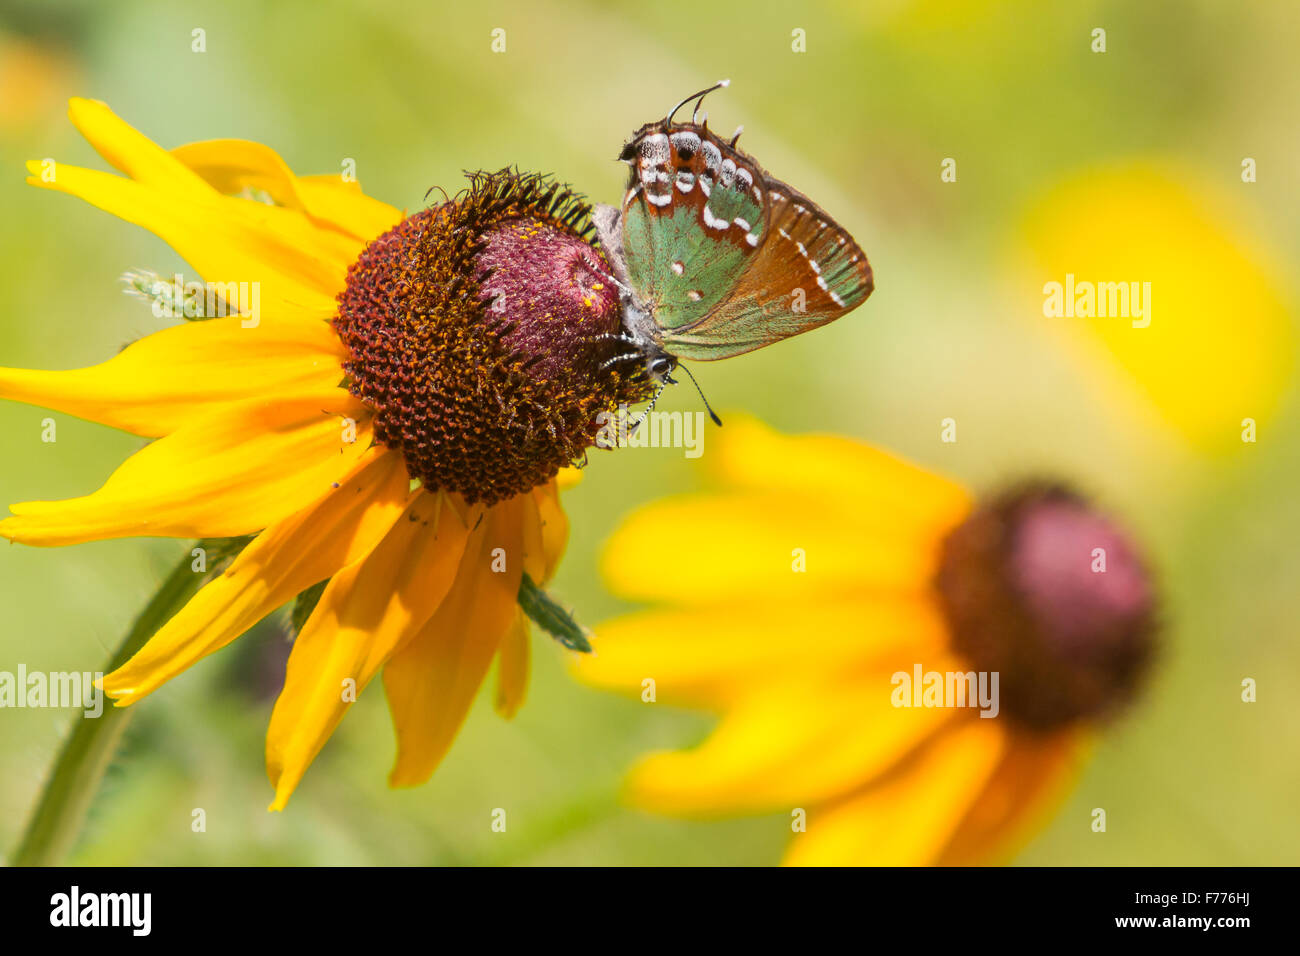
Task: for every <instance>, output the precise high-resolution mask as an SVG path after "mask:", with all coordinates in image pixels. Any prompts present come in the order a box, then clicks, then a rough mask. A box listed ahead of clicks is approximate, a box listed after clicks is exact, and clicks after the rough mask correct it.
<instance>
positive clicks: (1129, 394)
mask: <svg viewBox="0 0 1300 956" xmlns="http://www.w3.org/2000/svg"><path fill="white" fill-rule="evenodd" d="M1240 188H1242V189H1248V188H1251V187H1250V186H1249V185H1248V184H1245V183H1242V184H1240ZM1231 209H1232V205H1231V203H1230V202H1229V201H1228V200H1227V199H1226V197H1225V196H1224V195H1223V194H1222V192H1221V190H1218V189H1214V188H1211V187H1210V186H1208V185H1206V184H1199V185H1198V186H1197V187H1196V188H1195V189H1193V188H1192V187H1191V186H1190V185H1188V184H1187V183H1186V182H1185V181H1184V180H1183V179H1181V178H1180V177H1177V176H1175V175H1174V174H1173V173H1172V172H1170V171H1168V170H1165V169H1161V168H1159V167H1158V166H1155V165H1129V166H1118V167H1102V168H1098V169H1093V170H1089V171H1087V172H1085V173H1082V174H1080V175H1078V176H1075V177H1073V178H1071V179H1068V180H1066V181H1063V182H1061V183H1060V184H1058V185H1057V186H1056V187H1055V188H1053V189H1052V190H1051V191H1049V192H1048V193H1047V194H1046V195H1044V196H1043V197H1042V198H1041V199H1040V200H1039V201H1037V202H1036V203H1034V205H1033V207H1032V209H1031V210H1030V211H1029V212H1028V213H1027V215H1026V216H1025V218H1024V222H1023V227H1022V234H1021V242H1022V244H1023V245H1022V248H1021V250H1020V255H1022V256H1023V257H1024V258H1025V260H1026V262H1025V264H1024V270H1025V271H1026V272H1027V273H1028V274H1029V276H1030V277H1031V279H1032V281H1028V282H1026V284H1025V287H1026V289H1028V290H1030V294H1028V295H1027V297H1026V311H1027V312H1029V313H1030V314H1033V313H1034V311H1035V307H1036V306H1038V305H1040V304H1043V302H1044V299H1046V298H1047V297H1046V295H1044V296H1043V297H1042V298H1039V297H1038V294H1039V287H1041V286H1046V285H1047V284H1048V283H1057V284H1058V285H1061V286H1064V285H1065V284H1066V283H1067V281H1068V282H1069V283H1070V284H1071V285H1074V284H1076V283H1080V284H1085V283H1086V284H1091V285H1092V287H1094V291H1095V287H1096V286H1097V285H1098V284H1101V283H1123V284H1131V283H1137V284H1138V286H1137V288H1138V290H1139V291H1140V290H1141V289H1142V287H1143V286H1146V288H1147V289H1149V293H1150V295H1149V298H1150V303H1149V309H1148V310H1147V312H1146V314H1145V315H1141V316H1137V315H1131V316H1130V315H1127V314H1126V315H1120V316H1115V315H1106V316H1102V315H1098V314H1096V312H1097V311H1098V310H1097V305H1099V304H1100V302H1101V299H1102V296H1101V295H1097V297H1096V298H1097V301H1096V302H1095V303H1094V306H1093V309H1092V310H1090V311H1092V312H1093V313H1094V314H1092V315H1087V314H1075V312H1074V310H1073V309H1070V311H1069V312H1067V313H1065V314H1066V315H1067V316H1070V317H1058V318H1049V319H1045V321H1048V322H1051V323H1053V324H1054V325H1055V327H1056V328H1057V330H1058V331H1059V333H1060V334H1061V335H1062V336H1063V337H1064V338H1065V339H1066V341H1067V343H1068V349H1069V351H1070V352H1071V353H1072V354H1074V355H1076V356H1077V357H1079V358H1080V359H1081V360H1082V361H1084V362H1087V363H1089V364H1088V366H1087V367H1088V369H1089V374H1090V375H1093V376H1094V377H1096V378H1099V379H1101V380H1103V381H1104V382H1106V383H1107V384H1108V385H1113V387H1106V388H1103V389H1102V391H1103V392H1104V393H1105V394H1106V396H1107V397H1108V398H1109V399H1110V401H1111V403H1112V408H1113V411H1114V413H1115V415H1116V417H1118V418H1121V419H1131V418H1133V415H1134V411H1135V409H1137V408H1138V407H1140V406H1142V405H1144V404H1146V403H1150V404H1149V406H1148V407H1150V408H1153V409H1154V410H1155V412H1156V414H1157V415H1158V416H1160V417H1161V418H1162V419H1163V420H1164V422H1165V423H1166V424H1167V425H1169V426H1172V427H1173V428H1174V429H1175V430H1176V433H1178V434H1180V435H1182V436H1183V437H1184V438H1185V439H1186V440H1187V441H1189V442H1191V443H1192V444H1193V446H1194V447H1197V448H1199V449H1201V450H1202V451H1208V452H1223V451H1225V450H1226V449H1228V448H1231V447H1233V446H1234V445H1235V446H1236V447H1238V448H1239V447H1240V442H1241V438H1242V433H1243V430H1244V429H1249V425H1246V424H1243V422H1244V421H1245V420H1246V419H1250V420H1252V421H1253V422H1254V423H1255V424H1256V426H1260V425H1262V424H1264V423H1265V422H1267V421H1269V420H1270V419H1271V417H1272V416H1273V415H1274V413H1275V412H1276V411H1277V408H1278V406H1279V403H1280V401H1281V399H1282V396H1283V395H1284V393H1285V391H1286V389H1287V388H1288V387H1289V385H1290V383H1291V376H1292V372H1293V366H1294V359H1295V344H1296V328H1295V325H1294V321H1293V319H1292V317H1291V316H1290V314H1289V311H1288V305H1287V299H1286V293H1285V291H1284V290H1283V288H1282V286H1281V283H1280V281H1279V278H1278V276H1279V270H1278V269H1277V268H1276V265H1275V263H1273V262H1272V261H1271V260H1270V257H1269V256H1268V254H1267V253H1266V252H1265V251H1264V250H1263V249H1262V248H1261V246H1260V244H1259V240H1257V239H1253V238H1249V236H1250V231H1249V230H1247V229H1245V228H1242V227H1241V226H1240V225H1239V224H1238V223H1237V222H1235V221H1234V217H1233V215H1232V213H1231V212H1230V210H1231ZM1130 288H1131V286H1130ZM1087 291H1088V290H1087V289H1086V288H1085V289H1083V290H1081V291H1080V292H1078V293H1077V296H1080V297H1082V296H1084V294H1085V293H1086V292H1087ZM1121 291H1122V290H1121ZM1031 299H1032V300H1034V301H1032V302H1030V301H1029V300H1031ZM1065 305H1066V306H1067V308H1068V307H1069V306H1070V303H1069V301H1068V297H1067V301H1066V303H1065ZM1130 311H1132V310H1130ZM1057 314H1058V315H1060V312H1059V311H1058V312H1057ZM1116 372H1118V374H1116Z"/></svg>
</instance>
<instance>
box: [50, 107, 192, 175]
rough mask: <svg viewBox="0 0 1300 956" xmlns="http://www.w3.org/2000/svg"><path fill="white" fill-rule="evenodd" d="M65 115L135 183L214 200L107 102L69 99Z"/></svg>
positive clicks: (182, 167)
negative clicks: (119, 115)
mask: <svg viewBox="0 0 1300 956" xmlns="http://www.w3.org/2000/svg"><path fill="white" fill-rule="evenodd" d="M68 116H69V118H70V119H71V120H72V124H73V125H74V126H75V127H77V130H78V132H80V133H81V135H82V136H84V137H86V140H87V141H88V142H89V143H90V145H91V146H93V147H95V150H96V151H97V152H98V153H99V154H100V155H101V156H103V157H104V159H106V160H108V162H110V163H111V164H112V165H114V166H116V167H117V168H118V169H120V170H121V171H122V172H124V173H126V174H127V176H129V177H130V178H131V179H134V180H135V181H136V182H139V183H143V184H145V185H147V186H152V187H154V188H156V189H158V190H159V191H160V192H167V193H172V194H174V195H176V196H187V197H189V198H191V199H199V200H208V199H214V198H216V197H215V195H214V193H213V191H212V189H211V187H209V186H208V185H207V184H206V183H205V182H203V180H202V179H200V178H199V177H198V176H196V175H195V174H194V173H193V172H191V171H190V170H189V169H186V168H185V166H184V165H183V164H182V163H180V162H178V161H177V160H176V159H175V158H174V157H172V156H171V155H169V154H168V152H167V150H165V149H163V148H162V147H161V146H159V145H158V144H156V143H154V142H153V141H152V140H151V139H149V137H147V136H145V135H143V134H142V133H140V132H138V131H136V130H135V129H133V128H132V127H131V126H130V125H129V124H127V123H125V122H124V121H123V120H122V119H121V118H120V117H118V116H117V114H116V113H114V112H113V111H112V110H111V109H109V107H108V104H107V103H101V102H100V101H99V100H87V99H82V98H81V97H73V99H72V100H70V101H69V103H68Z"/></svg>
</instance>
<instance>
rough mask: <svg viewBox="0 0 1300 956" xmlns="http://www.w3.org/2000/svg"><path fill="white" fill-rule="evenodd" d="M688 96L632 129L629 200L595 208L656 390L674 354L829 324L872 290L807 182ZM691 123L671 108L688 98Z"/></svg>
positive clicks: (712, 355)
mask: <svg viewBox="0 0 1300 956" xmlns="http://www.w3.org/2000/svg"><path fill="white" fill-rule="evenodd" d="M728 82H729V81H727V80H723V81H722V82H720V83H717V84H715V85H713V86H711V87H709V88H708V89H706V90H701V91H700V92H698V93H695V94H692V95H691V96H688V97H687V98H686V99H684V100H682V101H681V102H680V103H678V104H677V106H676V107H674V108H673V110H672V111H671V112H669V114H668V115H667V116H666V117H665V118H664V119H663V120H659V121H655V122H651V123H647V124H646V125H644V126H642V127H641V128H640V129H639V130H637V131H636V133H635V134H633V136H632V139H631V140H630V141H629V142H628V143H627V145H626V146H624V147H623V151H622V153H621V154H620V156H619V159H620V160H621V161H622V162H624V163H627V164H628V165H629V166H630V167H631V171H630V175H629V178H628V184H627V189H626V192H625V194H624V197H623V204H622V208H621V209H616V208H614V207H613V206H607V205H597V206H596V207H595V209H594V210H593V213H592V222H593V224H594V225H595V228H596V235H597V238H598V239H599V241H600V244H601V246H602V248H603V249H604V251H605V253H606V258H607V259H608V260H609V263H610V267H611V269H612V271H613V273H614V275H613V278H614V279H615V281H616V282H617V284H618V286H619V288H620V296H621V299H622V303H621V304H622V309H623V330H622V332H621V333H620V334H619V335H618V336H617V338H619V339H620V341H621V342H622V343H624V344H625V345H627V346H628V349H627V350H626V351H624V352H623V353H621V354H619V355H616V356H615V357H614V358H612V359H610V360H609V361H608V362H607V363H606V364H607V365H608V364H613V363H617V362H622V361H631V360H640V361H642V362H643V363H644V368H645V371H646V374H647V375H648V376H649V377H650V379H651V380H652V381H654V382H655V383H657V384H658V385H659V386H660V390H661V391H662V388H663V385H664V384H665V383H670V382H672V378H671V377H670V373H671V372H672V371H673V369H675V368H676V367H677V364H678V361H679V360H680V359H691V360H695V361H704V362H707V361H713V360H716V359H723V358H729V357H731V356H733V355H741V354H743V353H745V352H749V351H752V350H754V349H758V348H762V347H763V346H765V345H771V344H772V343H774V342H779V341H781V340H782V339H787V338H789V337H791V336H792V335H798V334H799V333H800V332H806V331H808V330H809V329H814V328H817V327H818V326H821V325H825V324H826V323H828V322H833V321H835V320H836V319H838V318H840V317H841V316H843V315H845V314H847V313H849V312H851V311H852V310H853V309H855V308H857V307H858V306H859V305H861V304H862V303H863V302H865V301H866V299H867V296H869V295H870V294H871V290H872V288H873V283H872V274H871V266H870V264H869V263H868V262H867V257H866V254H865V253H864V252H863V251H862V249H861V247H860V246H858V244H857V243H856V242H855V241H854V240H853V237H852V236H850V235H849V234H848V232H847V231H846V230H845V229H844V227H843V226H841V225H840V224H839V223H837V222H836V221H835V220H834V219H833V218H832V217H831V216H830V214H829V213H827V212H826V211H825V210H823V209H822V208H821V207H820V206H818V205H817V204H816V203H814V202H813V201H812V200H810V199H809V198H808V197H807V196H805V195H804V194H803V193H801V192H799V190H797V189H794V188H792V187H790V186H788V185H786V184H785V183H783V182H781V181H780V180H779V179H774V178H773V177H771V176H769V175H768V174H767V172H765V171H764V169H763V168H762V167H761V166H760V165H759V164H758V163H757V162H756V161H755V160H754V159H753V158H752V157H750V156H747V155H746V154H744V153H742V152H741V151H740V150H738V149H736V140H737V138H739V136H740V132H741V131H740V130H737V131H736V134H735V136H733V137H732V138H731V140H730V141H724V140H722V139H720V138H719V137H717V136H715V135H714V134H713V132H712V131H711V130H710V129H709V128H708V114H707V113H706V114H705V116H704V121H703V122H702V123H700V122H697V120H698V118H699V111H700V107H701V106H702V105H703V102H704V97H705V96H707V95H708V94H709V93H711V92H713V91H714V90H716V89H720V88H722V87H725V86H727V85H728ZM692 101H694V102H695V109H694V111H693V112H692V114H691V121H690V122H689V123H677V122H674V120H673V117H674V116H676V115H677V112H678V111H679V110H680V109H681V108H682V107H683V106H685V105H686V104H687V103H689V102H692Z"/></svg>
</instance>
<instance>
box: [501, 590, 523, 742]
mask: <svg viewBox="0 0 1300 956" xmlns="http://www.w3.org/2000/svg"><path fill="white" fill-rule="evenodd" d="M528 658H529V642H528V618H526V617H525V616H524V615H523V613H522V612H521V611H518V610H516V611H515V619H514V621H513V622H512V623H511V625H510V628H509V629H508V630H507V631H506V633H505V636H504V637H502V638H501V649H500V650H499V651H497V696H496V701H495V706H496V711H497V713H498V714H500V715H501V716H502V717H504V718H505V719H506V720H509V719H510V718H511V717H513V716H514V715H515V714H517V713H518V712H519V708H520V707H521V706H522V705H523V703H524V695H525V693H526V692H527V690H528Z"/></svg>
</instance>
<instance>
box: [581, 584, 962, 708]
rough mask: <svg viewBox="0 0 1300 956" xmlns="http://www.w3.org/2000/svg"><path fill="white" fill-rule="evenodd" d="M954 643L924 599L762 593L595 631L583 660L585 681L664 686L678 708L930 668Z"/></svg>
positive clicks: (663, 695) (663, 693) (628, 687)
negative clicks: (808, 598)
mask: <svg viewBox="0 0 1300 956" xmlns="http://www.w3.org/2000/svg"><path fill="white" fill-rule="evenodd" d="M947 644H948V632H947V628H946V626H945V624H944V621H943V618H942V616H941V615H940V613H939V611H938V610H937V609H936V608H935V607H934V605H933V602H931V601H930V600H928V599H927V598H925V597H889V598H875V599H869V598H859V599H853V600H847V599H835V600H831V599H828V600H822V601H817V602H813V603H809V604H807V605H800V604H790V603H785V602H781V603H775V602H772V601H770V600H767V599H766V598H765V597H756V598H754V599H753V600H752V601H750V602H748V603H747V604H746V605H744V606H732V605H725V606H717V607H700V608H691V609H689V610H664V611H645V612H641V613H637V614H631V615H626V616H624V617H620V618H615V619H614V620H612V621H606V622H604V623H603V624H601V625H599V626H598V627H597V628H596V634H595V637H594V638H593V640H592V646H593V647H594V648H595V653H594V654H584V655H580V656H577V657H576V658H575V659H574V661H573V662H572V665H571V666H572V668H573V671H574V675H575V676H576V677H577V678H578V679H579V680H582V681H585V682H586V683H589V684H594V685H596V686H599V687H607V688H610V689H612V690H621V691H623V692H624V693H628V694H637V695H640V694H641V692H642V682H643V681H644V680H646V679H647V678H649V679H653V680H654V682H655V689H656V696H657V700H659V701H660V702H663V703H667V704H670V705H691V704H705V705H710V706H712V705H717V704H719V703H723V702H725V701H727V700H729V699H731V698H733V697H736V696H738V695H741V694H743V693H745V692H746V690H747V689H748V688H750V687H752V686H753V685H754V683H755V682H756V681H767V680H772V679H776V678H778V677H786V678H791V679H795V678H799V679H813V678H815V677H816V676H817V675H820V674H828V673H829V674H834V673H842V672H845V671H847V670H849V669H851V668H863V669H870V670H874V671H877V672H881V671H883V672H886V673H893V672H894V671H895V670H900V669H902V670H907V671H911V669H912V665H913V663H915V662H917V661H920V662H922V663H925V664H926V665H927V667H931V666H932V665H933V662H934V661H935V660H937V659H938V656H939V655H940V654H943V653H944V652H945V649H946V647H947Z"/></svg>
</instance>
